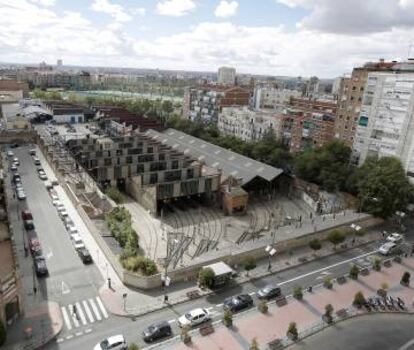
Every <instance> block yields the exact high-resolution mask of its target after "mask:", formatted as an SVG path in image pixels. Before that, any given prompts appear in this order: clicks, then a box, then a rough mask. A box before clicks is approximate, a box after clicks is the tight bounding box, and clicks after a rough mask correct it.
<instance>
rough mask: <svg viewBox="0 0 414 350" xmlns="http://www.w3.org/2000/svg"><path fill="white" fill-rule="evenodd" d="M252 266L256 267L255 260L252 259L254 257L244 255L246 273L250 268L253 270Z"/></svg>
mask: <svg viewBox="0 0 414 350" xmlns="http://www.w3.org/2000/svg"><path fill="white" fill-rule="evenodd" d="M254 268H256V261H255V260H254V258H253V257H252V256H250V255H248V256H246V257H245V258H244V269H245V270H246V272H247V273H249V271H250V270H253V269H254Z"/></svg>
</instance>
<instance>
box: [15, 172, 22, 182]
mask: <svg viewBox="0 0 414 350" xmlns="http://www.w3.org/2000/svg"><path fill="white" fill-rule="evenodd" d="M13 182H14V183H15V184H16V182H22V180H21V177H20V174H19V173H14V174H13Z"/></svg>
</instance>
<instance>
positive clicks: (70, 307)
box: [68, 304, 80, 328]
mask: <svg viewBox="0 0 414 350" xmlns="http://www.w3.org/2000/svg"><path fill="white" fill-rule="evenodd" d="M68 308H69V312H70V315H71V317H72V321H73V324H74V325H75V327H76V328H78V327H79V326H80V324H79V321H78V319H77V318H76V315H75V313H74V312H73V305H72V304H69V306H68ZM78 314H79V313H78Z"/></svg>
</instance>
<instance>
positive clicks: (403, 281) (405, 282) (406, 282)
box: [401, 271, 411, 286]
mask: <svg viewBox="0 0 414 350" xmlns="http://www.w3.org/2000/svg"><path fill="white" fill-rule="evenodd" d="M410 278H411V275H410V273H409V272H408V271H405V272H404V274H403V275H402V277H401V284H402V285H403V286H408V285H409V284H410Z"/></svg>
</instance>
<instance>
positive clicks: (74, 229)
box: [67, 225, 79, 236]
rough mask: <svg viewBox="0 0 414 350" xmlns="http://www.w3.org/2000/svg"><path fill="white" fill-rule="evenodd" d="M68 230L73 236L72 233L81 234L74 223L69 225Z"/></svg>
mask: <svg viewBox="0 0 414 350" xmlns="http://www.w3.org/2000/svg"><path fill="white" fill-rule="evenodd" d="M67 230H68V232H69V234H70V235H71V236H72V235H76V234H77V235H78V234H79V231H78V229H77V228H76V227H75V226H74V225H73V226H72V225H71V226H69V227H68V229H67Z"/></svg>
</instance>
